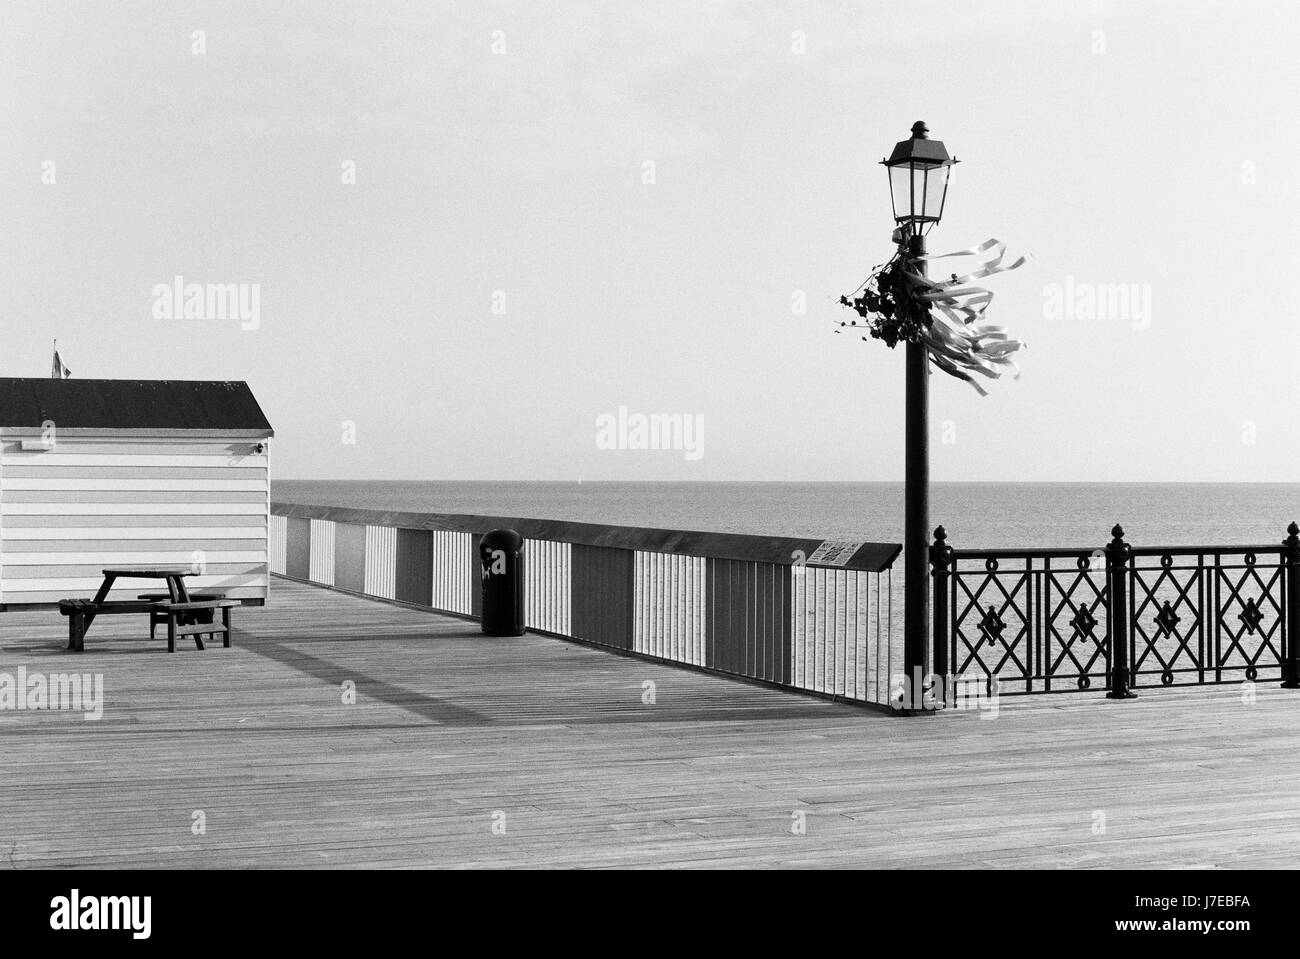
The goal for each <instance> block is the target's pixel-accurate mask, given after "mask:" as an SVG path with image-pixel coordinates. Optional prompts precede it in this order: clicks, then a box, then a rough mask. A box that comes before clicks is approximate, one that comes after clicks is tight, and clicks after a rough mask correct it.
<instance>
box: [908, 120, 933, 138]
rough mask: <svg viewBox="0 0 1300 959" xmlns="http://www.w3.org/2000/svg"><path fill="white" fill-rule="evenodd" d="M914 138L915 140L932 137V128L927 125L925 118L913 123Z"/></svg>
mask: <svg viewBox="0 0 1300 959" xmlns="http://www.w3.org/2000/svg"><path fill="white" fill-rule="evenodd" d="M912 139H913V140H928V139H930V128H929V127H928V126H926V125H925V121H924V120H917V121H916V122H915V123H913V124H912Z"/></svg>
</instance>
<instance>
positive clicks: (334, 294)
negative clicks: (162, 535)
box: [0, 0, 1300, 481]
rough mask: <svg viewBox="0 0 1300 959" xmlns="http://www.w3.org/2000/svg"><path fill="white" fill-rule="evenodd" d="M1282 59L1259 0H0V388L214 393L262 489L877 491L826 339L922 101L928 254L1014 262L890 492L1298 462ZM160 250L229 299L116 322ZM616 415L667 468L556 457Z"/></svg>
mask: <svg viewBox="0 0 1300 959" xmlns="http://www.w3.org/2000/svg"><path fill="white" fill-rule="evenodd" d="M195 31H202V36H201V42H202V45H203V48H204V52H202V53H196V52H194V49H195V45H196V43H198V42H199V39H198V38H196V37H195ZM498 31H499V32H498ZM800 42H802V45H803V49H804V52H802V53H800V52H797V49H796V47H797V46H798V45H799V44H800ZM1297 49H1300V17H1297V15H1296V12H1295V6H1294V4H1293V3H1287V2H1278V3H1256V2H1235V3H1203V2H1201V3H1198V2H1178V3H1141V4H1137V3H1106V2H1100V3H1090V2H1085V3H1072V4H1068V5H1062V4H1054V3H1051V4H1049V3H1044V2H1042V0H1037V2H1025V3H1013V2H1007V0H998V2H995V3H965V2H963V3H958V2H948V3H941V4H934V3H907V4H899V3H896V2H880V3H875V2H872V3H836V4H832V3H790V4H778V3H757V2H750V3H739V2H737V3H722V2H716V3H709V2H689V3H654V4H647V5H635V4H631V3H625V2H608V3H579V2H566V3H526V2H522V0H521V2H511V3H486V2H474V3H405V2H403V3H387V2H374V0H366V2H356V3H346V4H345V3H321V2H298V3H290V2H282V3H275V4H267V3H263V2H242V3H236V2H222V3H210V4H208V3H184V2H163V0H154V2H148V3H126V4H104V3H99V2H76V3H44V2H41V3H36V2H16V0H6V2H5V3H4V4H3V6H2V7H0V178H2V179H3V182H4V183H5V184H6V187H7V188H6V190H5V202H4V204H3V217H4V227H3V229H2V230H0V243H2V244H3V245H2V246H0V256H3V260H4V264H5V271H4V272H5V276H4V281H3V283H0V315H2V316H3V322H4V330H5V337H4V347H3V351H2V352H0V375H3V376H46V375H48V374H49V366H50V342H51V340H52V339H53V338H55V337H57V338H58V341H59V347H60V352H61V354H62V356H63V359H64V361H65V362H66V363H67V365H68V366H69V367H70V368H71V369H72V370H73V375H74V376H77V377H86V378H91V377H100V378H176V379H231V380H247V381H248V382H249V383H250V385H251V386H252V388H253V390H254V392H255V393H256V395H257V396H258V398H259V400H260V401H261V403H262V406H263V408H264V409H265V411H266V413H267V416H268V417H269V419H270V420H271V422H272V424H273V425H274V426H275V429H276V432H277V438H276V441H275V447H274V458H273V467H274V474H275V476H277V477H279V478H282V479H297V478H356V479H371V478H374V479H477V478H483V479H577V478H583V479H589V480H594V479H675V480H690V479H702V480H721V479H772V480H783V479H810V480H890V479H901V477H902V471H903V470H902V439H903V433H902V409H903V407H902V400H903V377H902V373H903V366H902V359H903V357H902V351H901V350H899V351H896V352H890V351H889V350H888V349H886V348H885V347H884V346H883V345H882V344H880V343H878V342H871V343H862V342H860V341H858V340H856V339H854V338H850V337H847V336H836V335H833V334H832V332H831V331H832V328H833V324H835V323H837V322H838V321H840V320H841V319H845V318H848V317H849V316H850V314H848V312H847V311H845V310H843V309H842V308H841V307H840V306H838V305H837V302H836V301H837V299H838V296H839V294H840V293H843V292H849V291H851V290H852V289H853V288H854V287H855V286H857V284H858V283H859V282H860V281H861V280H862V279H863V278H865V276H866V275H867V273H868V272H869V270H870V267H871V266H872V265H873V264H876V263H879V262H881V261H882V260H884V259H886V258H887V257H888V256H889V254H890V252H891V248H890V242H889V233H890V229H891V226H892V224H891V219H890V206H889V195H888V188H887V183H886V177H885V174H884V171H883V169H882V168H881V167H879V166H877V162H878V161H879V160H880V159H881V157H882V156H883V155H885V154H887V153H888V152H889V151H890V149H891V148H892V147H893V145H894V143H895V141H897V140H901V139H904V138H906V136H907V135H908V129H909V128H910V126H911V124H912V123H913V121H915V120H917V119H924V120H925V121H926V122H927V123H928V124H929V127H930V129H931V131H932V136H933V137H934V138H936V139H941V140H943V141H944V142H945V143H946V144H947V146H948V148H949V151H950V152H952V153H955V154H956V156H957V157H958V158H960V159H961V160H962V161H963V162H962V163H961V165H960V167H958V176H957V177H956V179H955V182H954V184H953V187H952V190H951V192H950V196H949V201H948V208H947V211H946V215H945V217H944V221H943V222H942V223H941V224H940V225H939V226H938V227H937V228H936V229H935V230H934V231H933V232H932V233H931V235H930V248H931V251H932V252H946V251H949V250H954V249H958V248H960V247H965V246H970V245H973V244H975V243H978V242H980V241H982V240H984V239H986V238H988V237H994V236H995V237H999V238H1001V239H1003V240H1005V241H1007V242H1008V243H1009V244H1010V245H1011V247H1012V248H1013V249H1015V250H1021V251H1029V252H1032V253H1033V254H1034V255H1035V257H1036V262H1035V263H1033V264H1032V265H1030V266H1027V267H1025V268H1022V269H1020V270H1017V271H1015V272H1013V273H1009V274H1005V275H1002V276H998V277H995V278H993V279H992V280H990V281H989V284H988V285H989V286H990V287H991V288H992V289H993V290H994V291H995V292H996V294H997V297H996V299H995V301H994V303H993V305H992V307H991V309H990V311H989V315H990V318H991V319H992V320H994V321H997V322H1001V323H1003V324H1005V325H1006V326H1008V327H1010V329H1011V330H1012V332H1013V333H1014V334H1016V335H1017V336H1019V337H1020V338H1022V339H1024V340H1025V341H1027V342H1028V344H1029V346H1028V349H1027V351H1026V352H1024V353H1023V354H1022V356H1021V361H1022V362H1021V365H1022V367H1023V371H1024V372H1023V376H1022V377H1021V379H1020V380H1019V381H1010V380H1006V381H999V382H996V383H993V384H992V385H991V393H992V395H991V396H989V397H988V398H986V399H981V398H980V397H978V396H977V395H976V394H975V393H974V391H973V390H971V389H970V387H968V386H967V385H965V384H963V383H960V382H958V381H956V380H953V379H949V378H948V377H946V376H944V375H942V374H936V375H935V376H934V377H933V378H932V380H931V389H932V399H931V407H932V408H931V416H932V422H933V441H932V442H933V446H932V463H933V465H932V471H933V478H934V479H936V480H962V479H972V480H1243V481H1254V480H1269V481H1279V480H1289V481H1294V480H1300V471H1298V470H1297V468H1296V467H1297V463H1298V462H1300V425H1298V424H1297V417H1296V401H1295V389H1296V387H1295V383H1296V379H1297V371H1298V369H1300V367H1298V364H1297V361H1298V360H1300V349H1298V347H1300V330H1298V329H1297V323H1298V322H1300V310H1297V307H1296V306H1295V304H1294V302H1293V299H1292V294H1291V290H1290V282H1289V281H1290V279H1291V278H1292V277H1293V276H1294V275H1296V272H1297V270H1296V267H1297V256H1298V254H1297V246H1296V244H1295V242H1294V236H1295V233H1296V227H1295V224H1296V220H1297V214H1300V189H1297V182H1298V177H1297V163H1298V162H1300V124H1298V123H1297V121H1296V96H1297V90H1298V89H1300V65H1298V60H1297V57H1296V50H1297ZM646 161H651V162H652V163H653V164H654V182H653V183H646V182H643V181H644V179H645V176H644V171H645V169H646V167H645V164H646ZM51 162H52V164H53V166H52V167H51V166H50V163H51ZM349 162H350V163H351V164H353V165H354V168H355V183H344V182H342V181H343V179H344V178H345V177H344V172H343V171H344V169H345V164H348V163H349ZM51 173H52V174H53V176H52V177H51V176H50V174H51ZM51 178H52V179H53V181H54V182H43V180H49V179H51ZM177 275H181V276H183V277H184V278H185V280H186V282H198V283H221V284H228V283H250V284H251V283H256V284H259V285H260V287H259V289H260V317H259V323H258V326H257V328H256V329H241V323H240V322H239V321H238V320H236V319H226V320H223V319H213V318H208V319H202V320H184V319H177V320H165V319H156V318H155V317H154V316H153V315H152V313H151V308H152V305H153V297H152V292H151V291H152V289H153V287H154V286H155V285H156V284H170V283H172V281H173V278H174V277H175V276H177ZM1067 277H1070V278H1072V279H1071V280H1069V281H1067ZM1067 282H1069V283H1072V284H1073V286H1072V287H1069V288H1071V289H1078V288H1081V287H1082V286H1084V285H1093V286H1095V285H1098V284H1136V285H1137V289H1138V291H1139V292H1142V291H1145V292H1146V294H1148V295H1149V297H1150V299H1149V303H1150V312H1149V315H1145V316H1112V317H1098V318H1093V319H1087V318H1079V317H1074V318H1058V317H1053V316H1051V315H1049V313H1050V311H1049V309H1048V306H1047V304H1048V303H1049V302H1050V300H1051V295H1050V290H1051V289H1052V287H1053V285H1057V288H1058V289H1065V288H1067V287H1066V284H1067ZM496 291H503V292H504V305H505V314H504V315H498V314H494V312H493V303H494V293H495V292H496ZM795 291H803V292H804V294H805V295H806V298H807V312H806V313H805V314H802V315H797V314H795V313H793V311H792V297H793V295H794V293H795ZM498 302H499V300H498ZM1138 302H1141V297H1139V300H1138ZM620 406H625V407H627V408H628V409H629V410H630V411H632V412H642V413H670V414H680V415H684V416H698V417H701V418H702V423H703V447H702V449H703V455H702V456H700V457H698V458H687V457H686V456H685V455H683V453H682V452H678V451H629V450H605V449H599V448H597V444H596V435H597V428H596V423H597V419H598V418H599V417H600V416H601V415H602V414H607V413H611V414H612V413H616V412H617V410H618V408H619V407H620ZM344 421H351V422H353V423H354V424H355V436H356V442H355V444H347V443H344V442H343V433H344V427H343V423H344ZM945 439H948V440H951V442H944V440H945Z"/></svg>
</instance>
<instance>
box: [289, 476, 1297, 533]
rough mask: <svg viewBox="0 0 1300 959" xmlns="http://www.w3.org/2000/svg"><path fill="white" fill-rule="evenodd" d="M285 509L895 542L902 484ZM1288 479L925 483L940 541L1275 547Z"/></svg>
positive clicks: (451, 487)
mask: <svg viewBox="0 0 1300 959" xmlns="http://www.w3.org/2000/svg"><path fill="white" fill-rule="evenodd" d="M271 496H272V499H274V500H276V501H278V502H286V503H310V504H319V505H326V506H350V507H354V508H362V509H399V510H409V511H413V512H435V513H476V514H486V515H492V516H517V517H528V518H536V519H564V520H575V521H583V522H589V523H607V524H611V525H620V526H652V527H668V528H675V529H695V530H711V531H718V532H730V533H757V534H767V535H771V536H807V537H810V538H825V539H830V538H845V539H853V540H859V541H878V542H898V541H899V539H900V537H901V536H902V531H903V487H902V484H901V483H601V482H584V483H576V482H443V481H409V482H408V481H401V482H379V481H370V480H353V481H340V480H276V481H273V483H272V487H271ZM1292 519H1300V483H1251V484H1245V483H1236V484H1234V483H1222V484H1219V483H936V484H934V486H933V489H932V493H931V522H932V523H933V524H936V525H937V524H939V523H942V524H943V525H944V526H945V527H946V528H947V530H948V541H949V543H951V544H952V545H953V546H958V547H967V548H979V547H1008V546H1027V547H1031V546H1057V547H1060V546H1065V547H1076V546H1077V547H1094V546H1099V545H1104V544H1105V542H1106V541H1107V540H1109V539H1110V528H1111V527H1112V526H1113V525H1115V523H1117V522H1118V523H1120V524H1122V525H1123V527H1124V530H1125V532H1126V536H1127V539H1128V540H1129V542H1130V543H1133V544H1134V545H1143V546H1148V545H1149V546H1183V545H1218V544H1225V545H1259V544H1264V543H1276V542H1278V541H1280V540H1281V539H1282V538H1283V536H1285V535H1286V525H1287V523H1289V522H1290V521H1291V520H1292Z"/></svg>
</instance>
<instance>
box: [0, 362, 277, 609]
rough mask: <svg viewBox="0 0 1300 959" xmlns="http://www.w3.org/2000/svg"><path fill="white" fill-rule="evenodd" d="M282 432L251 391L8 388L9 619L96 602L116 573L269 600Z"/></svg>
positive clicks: (0, 575)
mask: <svg viewBox="0 0 1300 959" xmlns="http://www.w3.org/2000/svg"><path fill="white" fill-rule="evenodd" d="M272 435H273V430H272V429H271V426H270V424H269V423H268V422H267V421H266V417H265V415H263V413H262V410H261V407H259V406H258V404H257V400H256V399H255V398H254V397H253V394H252V391H251V390H249V388H248V385H247V384H246V383H237V382H198V381H180V380H77V379H61V380H56V379H45V378H41V379H6V378H0V609H5V608H10V607H16V606H30V605H35V604H46V603H56V602H58V601H59V600H60V599H64V598H69V597H90V596H93V595H94V594H95V591H96V590H97V589H98V588H99V586H100V583H101V582H102V580H103V576H102V574H101V570H103V569H105V568H110V567H158V566H184V567H188V568H192V569H194V570H196V571H197V572H199V573H200V575H196V576H194V577H192V578H190V579H188V580H187V581H186V583H187V585H188V586H189V588H190V589H191V590H202V589H205V588H207V589H216V590H219V591H222V592H225V593H226V595H227V596H228V597H229V598H231V599H242V600H243V601H244V602H246V603H257V604H260V603H262V602H264V601H265V599H266V595H267V587H268V581H269V576H268V570H267V530H268V516H269V513H270V485H269V480H268V459H269V450H270V439H271V436H272ZM118 584H119V586H120V589H114V591H113V593H112V597H113V598H115V599H132V598H134V596H135V594H136V593H139V592H142V591H148V590H150V589H157V590H162V589H165V584H163V583H161V582H160V583H158V584H154V585H152V586H151V585H150V584H148V583H146V582H144V581H142V580H138V579H137V580H119V581H118Z"/></svg>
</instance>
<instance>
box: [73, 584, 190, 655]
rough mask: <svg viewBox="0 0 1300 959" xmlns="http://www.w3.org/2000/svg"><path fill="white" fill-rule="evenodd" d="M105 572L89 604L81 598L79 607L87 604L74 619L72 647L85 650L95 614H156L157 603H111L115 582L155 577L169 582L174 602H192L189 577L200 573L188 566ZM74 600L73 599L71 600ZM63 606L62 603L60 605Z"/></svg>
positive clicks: (127, 601) (137, 601)
mask: <svg viewBox="0 0 1300 959" xmlns="http://www.w3.org/2000/svg"><path fill="white" fill-rule="evenodd" d="M103 572H104V582H103V584H101V585H100V587H99V592H97V593H96V594H95V598H94V599H92V600H90V601H89V602H88V603H85V602H84V601H78V603H77V605H78V606H83V604H84V608H80V609H78V610H77V613H76V616H75V617H74V618H73V619H72V620H71V621H70V623H69V626H70V629H69V635H68V648H69V649H81V648H82V642H83V640H84V639H85V636H86V630H88V629H90V624H91V623H93V622H94V621H95V617H96V616H98V615H99V614H101V613H136V612H139V613H152V611H153V607H154V604H153V603H152V602H148V601H144V600H135V601H131V600H117V601H113V602H110V601H109V599H108V594H109V592H110V591H111V590H112V589H113V584H114V583H115V582H116V581H117V580H119V579H154V580H158V579H161V580H164V581H165V582H166V583H167V593H168V595H169V596H171V601H172V602H173V603H188V602H190V594H189V590H187V589H186V588H185V577H187V576H194V575H197V574H196V573H195V572H194V571H193V570H192V569H188V568H186V567H175V568H157V569H106V570H104V571H103ZM69 602H71V601H69ZM60 605H61V606H62V604H60Z"/></svg>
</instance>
